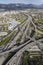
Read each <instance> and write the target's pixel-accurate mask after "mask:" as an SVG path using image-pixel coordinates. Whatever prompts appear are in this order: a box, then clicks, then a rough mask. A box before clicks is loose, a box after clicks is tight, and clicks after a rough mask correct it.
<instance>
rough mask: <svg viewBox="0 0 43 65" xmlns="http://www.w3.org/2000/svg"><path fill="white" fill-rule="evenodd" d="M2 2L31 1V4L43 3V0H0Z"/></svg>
mask: <svg viewBox="0 0 43 65" xmlns="http://www.w3.org/2000/svg"><path fill="white" fill-rule="evenodd" d="M0 3H7V4H8V3H26V4H27V3H29V4H38V5H39V4H43V0H0Z"/></svg>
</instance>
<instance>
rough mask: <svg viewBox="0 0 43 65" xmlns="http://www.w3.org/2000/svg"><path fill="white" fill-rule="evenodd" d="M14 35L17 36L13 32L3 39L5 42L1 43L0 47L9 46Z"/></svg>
mask: <svg viewBox="0 0 43 65" xmlns="http://www.w3.org/2000/svg"><path fill="white" fill-rule="evenodd" d="M14 34H15V31H13V32H11V33H10V34H8V35H7V36H6V37H5V38H3V40H2V41H1V42H0V46H1V45H5V44H7V43H8V42H9V41H10V40H11V38H12V37H13V36H14Z"/></svg>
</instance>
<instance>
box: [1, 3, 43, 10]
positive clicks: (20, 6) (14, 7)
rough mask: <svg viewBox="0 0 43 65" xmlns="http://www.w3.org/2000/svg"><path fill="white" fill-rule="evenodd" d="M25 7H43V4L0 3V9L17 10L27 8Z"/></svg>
mask: <svg viewBox="0 0 43 65" xmlns="http://www.w3.org/2000/svg"><path fill="white" fill-rule="evenodd" d="M27 8H36V9H38V8H41V9H43V4H41V5H34V4H24V3H22V4H21V3H15V4H0V9H4V10H19V9H27Z"/></svg>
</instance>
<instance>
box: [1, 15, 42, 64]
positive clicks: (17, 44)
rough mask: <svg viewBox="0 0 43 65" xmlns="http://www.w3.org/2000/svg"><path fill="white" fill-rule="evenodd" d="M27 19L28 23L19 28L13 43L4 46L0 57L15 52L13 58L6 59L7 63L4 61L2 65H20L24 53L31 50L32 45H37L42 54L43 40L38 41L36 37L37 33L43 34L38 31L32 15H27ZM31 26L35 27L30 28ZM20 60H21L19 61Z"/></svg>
mask: <svg viewBox="0 0 43 65" xmlns="http://www.w3.org/2000/svg"><path fill="white" fill-rule="evenodd" d="M27 17H28V19H27V20H26V22H24V23H22V24H20V25H18V26H17V28H18V30H17V33H16V34H15V36H14V39H13V40H11V42H10V43H8V44H7V45H6V46H4V48H3V49H2V50H1V51H0V56H2V55H4V54H8V53H13V52H14V54H13V55H12V57H11V58H10V59H9V60H7V59H6V61H4V62H3V63H2V65H19V60H20V57H21V55H22V53H23V52H24V51H25V50H26V49H28V48H29V44H31V43H32V44H34V43H35V45H36V46H37V47H38V50H39V51H40V52H41V50H43V47H40V44H42V41H43V38H42V39H38V40H36V39H35V37H34V34H35V33H37V32H38V33H40V34H43V32H40V31H38V30H37V26H36V25H35V24H34V22H33V20H32V17H31V16H30V15H27ZM31 24H32V26H33V27H30V25H31ZM28 31H29V32H28ZM27 33H28V34H27ZM42 45H43V44H42ZM18 58H19V60H18V61H17V59H18ZM14 61H15V62H14Z"/></svg>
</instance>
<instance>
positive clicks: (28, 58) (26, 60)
mask: <svg viewBox="0 0 43 65" xmlns="http://www.w3.org/2000/svg"><path fill="white" fill-rule="evenodd" d="M20 65H43V60H42V56H41V55H38V56H37V55H36V56H34V55H33V56H32V55H30V53H29V52H28V51H25V52H24V53H23V56H22V59H21V64H20Z"/></svg>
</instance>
